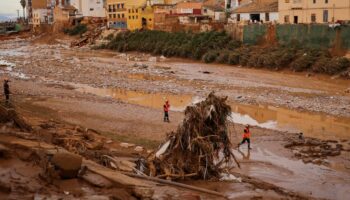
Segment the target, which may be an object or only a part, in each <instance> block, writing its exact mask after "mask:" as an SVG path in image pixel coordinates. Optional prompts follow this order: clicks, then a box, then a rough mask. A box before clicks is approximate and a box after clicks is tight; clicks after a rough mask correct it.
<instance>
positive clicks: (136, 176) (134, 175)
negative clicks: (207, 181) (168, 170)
mask: <svg viewBox="0 0 350 200" xmlns="http://www.w3.org/2000/svg"><path fill="white" fill-rule="evenodd" d="M123 174H125V175H128V176H131V177H134V178H141V179H145V180H149V181H153V182H157V183H162V184H166V185H173V186H177V187H181V188H185V189H189V190H194V191H198V192H204V193H207V194H211V195H215V196H220V197H223V198H225V199H228V197H227V196H226V195H224V194H221V193H219V192H215V191H212V190H207V189H204V188H199V187H195V186H191V185H186V184H183V183H178V182H173V181H168V180H164V179H159V178H155V177H150V176H143V175H138V174H134V173H129V172H123Z"/></svg>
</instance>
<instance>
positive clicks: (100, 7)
mask: <svg viewBox="0 0 350 200" xmlns="http://www.w3.org/2000/svg"><path fill="white" fill-rule="evenodd" d="M105 1H106V0H70V5H72V6H74V7H75V8H76V9H78V13H77V15H78V16H79V15H80V16H82V17H106V10H105V8H104V5H105Z"/></svg>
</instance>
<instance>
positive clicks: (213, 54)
mask: <svg viewBox="0 0 350 200" xmlns="http://www.w3.org/2000/svg"><path fill="white" fill-rule="evenodd" d="M218 56H219V52H217V51H208V52H207V53H206V54H204V56H203V58H202V60H203V61H204V62H205V63H212V62H214V61H215V60H216V59H217V57H218Z"/></svg>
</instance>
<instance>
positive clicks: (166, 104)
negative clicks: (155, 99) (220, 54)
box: [163, 101, 170, 122]
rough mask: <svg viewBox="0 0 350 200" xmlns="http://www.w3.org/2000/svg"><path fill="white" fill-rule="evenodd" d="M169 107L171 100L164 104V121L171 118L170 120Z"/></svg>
mask: <svg viewBox="0 0 350 200" xmlns="http://www.w3.org/2000/svg"><path fill="white" fill-rule="evenodd" d="M169 108H170V104H169V101H166V102H165V104H164V105H163V109H164V122H170V120H169Z"/></svg>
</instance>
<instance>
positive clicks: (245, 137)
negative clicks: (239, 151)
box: [238, 125, 252, 149]
mask: <svg viewBox="0 0 350 200" xmlns="http://www.w3.org/2000/svg"><path fill="white" fill-rule="evenodd" d="M249 128H250V127H249V125H247V126H246V127H245V129H244V134H243V140H242V142H241V143H239V144H238V148H239V147H240V146H241V145H242V144H244V143H245V142H247V143H248V149H252V148H250V130H249Z"/></svg>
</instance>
